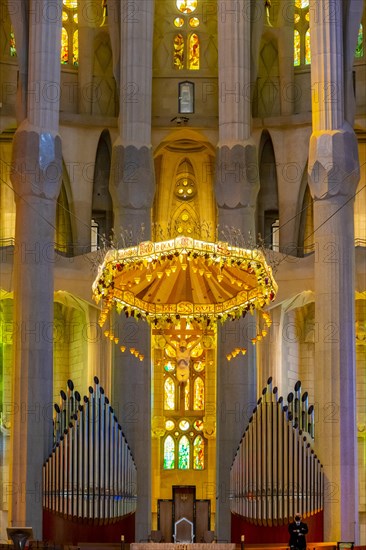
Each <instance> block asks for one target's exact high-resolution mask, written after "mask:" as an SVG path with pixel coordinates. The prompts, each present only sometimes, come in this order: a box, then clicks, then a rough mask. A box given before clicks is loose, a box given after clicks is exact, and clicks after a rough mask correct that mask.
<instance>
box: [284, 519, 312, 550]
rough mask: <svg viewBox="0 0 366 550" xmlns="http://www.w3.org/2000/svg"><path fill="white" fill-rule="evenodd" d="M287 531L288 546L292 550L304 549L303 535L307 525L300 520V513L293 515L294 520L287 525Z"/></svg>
mask: <svg viewBox="0 0 366 550" xmlns="http://www.w3.org/2000/svg"><path fill="white" fill-rule="evenodd" d="M288 532H289V533H290V542H289V546H290V548H291V549H292V550H306V538H305V535H306V534H307V532H308V526H307V524H306V523H304V522H303V521H301V515H300V514H296V515H295V520H294V521H293V522H292V523H290V524H289V526H288Z"/></svg>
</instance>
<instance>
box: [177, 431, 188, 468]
mask: <svg viewBox="0 0 366 550" xmlns="http://www.w3.org/2000/svg"><path fill="white" fill-rule="evenodd" d="M190 454H191V448H190V444H189V439H188V437H187V436H186V435H183V436H182V437H181V438H180V440H179V443H178V468H179V470H188V469H189V463H190Z"/></svg>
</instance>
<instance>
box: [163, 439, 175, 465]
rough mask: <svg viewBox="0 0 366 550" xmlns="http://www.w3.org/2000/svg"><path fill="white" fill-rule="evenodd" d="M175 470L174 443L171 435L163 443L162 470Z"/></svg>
mask: <svg viewBox="0 0 366 550" xmlns="http://www.w3.org/2000/svg"><path fill="white" fill-rule="evenodd" d="M173 468H175V443H174V439H173V438H172V436H171V435H168V436H167V437H166V439H165V441H164V470H172V469H173Z"/></svg>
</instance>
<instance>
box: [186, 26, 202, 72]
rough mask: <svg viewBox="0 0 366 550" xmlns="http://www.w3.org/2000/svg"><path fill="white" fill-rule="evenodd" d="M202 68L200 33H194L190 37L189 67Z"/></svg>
mask: <svg viewBox="0 0 366 550" xmlns="http://www.w3.org/2000/svg"><path fill="white" fill-rule="evenodd" d="M199 68H200V43H199V39H198V35H197V34H196V33H192V34H191V35H190V37H189V65H188V69H191V70H198V69H199Z"/></svg>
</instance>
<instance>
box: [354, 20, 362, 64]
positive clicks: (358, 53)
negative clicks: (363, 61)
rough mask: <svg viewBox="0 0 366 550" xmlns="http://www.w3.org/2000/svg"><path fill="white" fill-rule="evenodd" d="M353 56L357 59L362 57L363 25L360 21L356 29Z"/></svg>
mask: <svg viewBox="0 0 366 550" xmlns="http://www.w3.org/2000/svg"><path fill="white" fill-rule="evenodd" d="M355 57H357V59H360V58H361V57H363V26H362V23H361V24H360V27H359V29H358V36H357V46H356V50H355Z"/></svg>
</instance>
